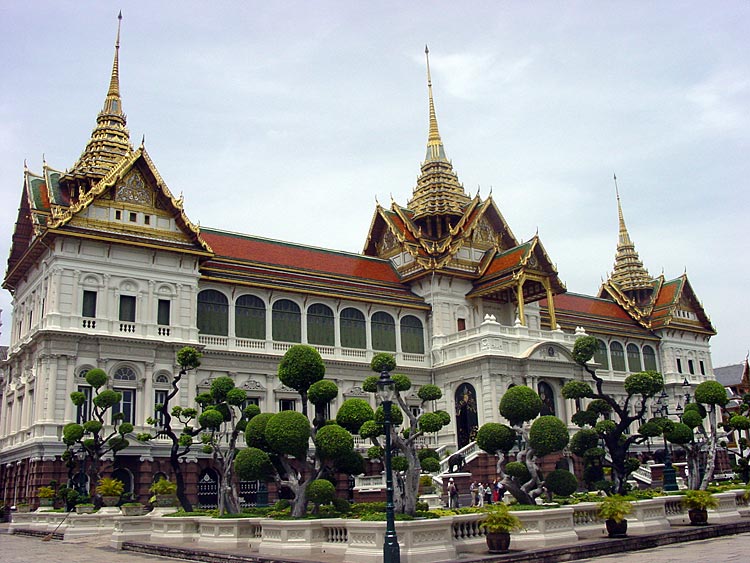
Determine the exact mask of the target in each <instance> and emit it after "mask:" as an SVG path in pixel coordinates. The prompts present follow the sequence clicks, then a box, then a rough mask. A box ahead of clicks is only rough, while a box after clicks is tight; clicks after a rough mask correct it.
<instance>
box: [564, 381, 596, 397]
mask: <svg viewBox="0 0 750 563" xmlns="http://www.w3.org/2000/svg"><path fill="white" fill-rule="evenodd" d="M593 395H594V390H593V389H591V385H589V384H588V383H586V382H585V381H578V380H577V379H574V380H573V381H568V382H567V383H566V384H565V385H563V388H562V396H563V397H564V398H566V399H586V398H588V397H591V396H593Z"/></svg>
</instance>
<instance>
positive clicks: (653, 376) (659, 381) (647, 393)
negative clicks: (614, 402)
mask: <svg viewBox="0 0 750 563" xmlns="http://www.w3.org/2000/svg"><path fill="white" fill-rule="evenodd" d="M623 386H624V387H625V391H626V392H627V394H628V395H641V396H643V397H653V396H654V395H656V394H657V393H658V392H659V391H661V390H662V389H664V378H663V377H662V376H661V374H660V373H659V372H656V371H641V372H638V373H632V374H630V375H629V376H627V377H626V378H625V382H624V383H623Z"/></svg>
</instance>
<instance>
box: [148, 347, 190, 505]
mask: <svg viewBox="0 0 750 563" xmlns="http://www.w3.org/2000/svg"><path fill="white" fill-rule="evenodd" d="M201 356H203V354H201V353H200V352H199V351H198V350H196V349H195V348H192V347H191V346H185V347H184V348H181V349H180V350H178V351H177V354H176V359H177V365H178V366H179V368H180V369H179V370H178V371H177V374H176V375H175V376H174V377H172V389H171V390H170V391H169V393H167V397H166V399H165V400H164V403H163V404H160V405H158V404H157V405H154V411H155V412H154V414H155V416H151V417H148V418H147V419H146V424H148V425H150V426H151V427H152V430H151V431H150V432H142V433H139V434H138V436H137V437H138V439H139V440H141V441H143V442H146V441H149V440H153V439H154V438H166V439H168V440H169V441H170V443H171V445H170V448H169V465H170V467H171V468H172V472H173V473H174V478H175V481H174V482H175V484H176V485H177V499H178V500H179V502H180V506H182V508H183V509H184V510H185V511H186V512H191V511H192V510H193V505H192V503H191V502H190V499H189V498H188V496H187V494H186V492H185V477H184V475H183V472H182V463H181V461H182V459H183V458H185V456H187V454H188V453H189V452H190V450H191V448H192V446H193V444H194V439H195V437H196V436H197V435H198V434H199V433H200V429H196V428H194V427H193V426H192V425H191V423H192V421H193V420H194V419H195V417H196V416H198V410H197V409H195V408H183V407H181V406H179V405H176V406H174V407H172V408H171V409H170V407H169V405H170V403H171V402H172V400H173V399H174V398H175V397H176V396H177V394H178V393H179V392H180V382H181V381H182V378H183V377H184V376H185V375H186V374H187V372H188V371H190V370H191V369H196V368H197V367H198V366H200V365H201V362H200V359H201ZM175 421H176V422H177V423H179V426H180V427H181V428H176V427H175V424H174V422H175ZM178 429H179V434H178Z"/></svg>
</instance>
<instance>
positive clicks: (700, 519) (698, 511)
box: [688, 508, 708, 526]
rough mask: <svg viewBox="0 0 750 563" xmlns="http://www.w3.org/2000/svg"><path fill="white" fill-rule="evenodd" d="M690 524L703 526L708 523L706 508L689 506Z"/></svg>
mask: <svg viewBox="0 0 750 563" xmlns="http://www.w3.org/2000/svg"><path fill="white" fill-rule="evenodd" d="M688 516H689V517H690V524H692V525H693V526H705V525H707V524H708V510H706V509H705V508H691V509H690V510H688Z"/></svg>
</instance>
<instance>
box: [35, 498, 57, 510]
mask: <svg viewBox="0 0 750 563" xmlns="http://www.w3.org/2000/svg"><path fill="white" fill-rule="evenodd" d="M50 506H55V499H53V498H40V499H39V507H40V508H42V507H44V508H49V507H50Z"/></svg>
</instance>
